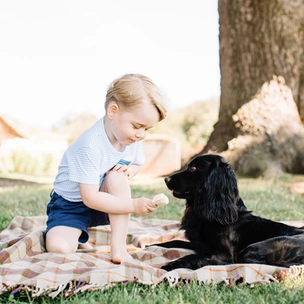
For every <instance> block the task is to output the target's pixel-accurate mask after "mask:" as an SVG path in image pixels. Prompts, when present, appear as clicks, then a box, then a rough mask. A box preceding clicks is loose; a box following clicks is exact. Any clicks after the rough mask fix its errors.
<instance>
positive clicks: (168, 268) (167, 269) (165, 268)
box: [161, 263, 175, 271]
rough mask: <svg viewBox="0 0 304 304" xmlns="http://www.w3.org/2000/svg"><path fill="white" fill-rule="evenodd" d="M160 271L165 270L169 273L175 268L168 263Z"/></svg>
mask: <svg viewBox="0 0 304 304" xmlns="http://www.w3.org/2000/svg"><path fill="white" fill-rule="evenodd" d="M161 269H163V270H166V271H171V270H173V269H175V267H174V266H173V265H172V263H168V264H166V265H164V266H162V267H161Z"/></svg>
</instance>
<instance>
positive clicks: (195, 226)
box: [157, 154, 304, 270]
mask: <svg viewBox="0 0 304 304" xmlns="http://www.w3.org/2000/svg"><path fill="white" fill-rule="evenodd" d="M165 182H166V185H167V187H168V188H169V189H170V190H172V194H173V195H174V196H175V197H177V198H180V199H185V200H186V209H185V213H184V216H183V219H182V221H181V229H184V230H185V236H186V238H187V239H188V240H189V241H190V242H183V241H171V242H167V243H162V244H157V245H159V246H162V247H166V248H173V247H175V248H189V249H193V250H194V251H195V253H194V254H191V255H188V256H185V257H182V258H180V259H178V260H175V261H172V262H170V263H168V264H167V265H164V266H163V267H162V268H163V269H165V270H172V269H175V268H190V269H197V268H200V267H203V266H206V265H225V264H232V263H259V264H270V265H278V266H285V267H288V266H291V265H295V264H304V230H303V229H302V228H303V227H302V228H295V227H292V226H288V225H285V224H283V223H279V222H274V221H271V220H268V219H264V218H261V217H258V216H254V215H253V214H252V212H251V211H248V210H247V208H246V207H245V205H244V203H243V201H242V199H241V198H240V196H239V190H238V184H237V178H236V176H235V173H234V171H233V169H232V168H231V166H230V165H229V164H228V163H227V162H226V160H225V159H224V158H223V157H221V156H220V155H216V154H204V155H200V156H197V157H196V158H194V159H193V160H192V161H191V162H190V163H189V165H188V168H187V169H186V170H184V171H181V172H178V173H176V174H173V175H171V176H169V177H166V178H165Z"/></svg>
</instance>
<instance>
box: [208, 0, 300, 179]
mask: <svg viewBox="0 0 304 304" xmlns="http://www.w3.org/2000/svg"><path fill="white" fill-rule="evenodd" d="M218 7H219V24H220V36H219V40H220V69H221V98H220V110H219V119H218V122H217V123H216V124H215V125H214V130H213V132H212V134H211V136H210V138H209V140H208V142H207V145H206V146H205V148H204V150H203V151H202V152H208V151H209V152H210V151H217V152H219V153H221V154H222V155H224V156H225V157H226V158H227V159H228V160H229V161H230V163H231V165H232V166H233V167H234V168H235V169H236V171H237V172H239V173H241V174H250V175H268V174H271V175H272V174H274V173H281V172H291V173H304V157H303V151H304V127H303V121H304V0H298V1H295V0H292V1H290V0H267V1H265V0H246V1H243V0H219V1H218Z"/></svg>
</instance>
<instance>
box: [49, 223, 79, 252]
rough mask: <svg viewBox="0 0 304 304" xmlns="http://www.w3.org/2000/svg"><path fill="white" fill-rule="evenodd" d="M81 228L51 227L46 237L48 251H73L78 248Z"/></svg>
mask: <svg viewBox="0 0 304 304" xmlns="http://www.w3.org/2000/svg"><path fill="white" fill-rule="evenodd" d="M80 234H81V230H79V229H77V228H72V227H66V226H56V227H54V228H51V229H50V230H49V231H48V232H47V234H46V237H45V247H46V250H47V251H48V252H54V253H55V252H56V253H73V252H75V251H76V250H77V248H78V239H79V236H80Z"/></svg>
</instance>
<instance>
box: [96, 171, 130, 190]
mask: <svg viewBox="0 0 304 304" xmlns="http://www.w3.org/2000/svg"><path fill="white" fill-rule="evenodd" d="M129 190H130V181H129V178H128V176H127V175H124V174H122V173H118V172H116V171H110V172H109V173H108V174H107V175H106V177H105V179H104V181H103V185H102V187H101V191H105V192H108V193H111V194H114V195H115V194H118V193H121V192H128V193H129Z"/></svg>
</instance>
